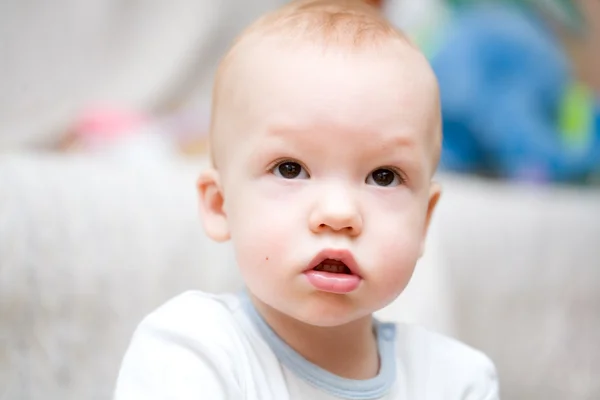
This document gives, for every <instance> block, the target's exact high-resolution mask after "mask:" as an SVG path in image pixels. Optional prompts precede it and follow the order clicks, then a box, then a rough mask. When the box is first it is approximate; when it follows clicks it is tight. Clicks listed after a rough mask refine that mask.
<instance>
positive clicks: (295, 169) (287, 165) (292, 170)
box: [273, 161, 308, 179]
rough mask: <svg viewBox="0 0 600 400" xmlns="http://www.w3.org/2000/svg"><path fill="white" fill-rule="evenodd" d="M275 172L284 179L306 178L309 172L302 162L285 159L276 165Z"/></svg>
mask: <svg viewBox="0 0 600 400" xmlns="http://www.w3.org/2000/svg"><path fill="white" fill-rule="evenodd" d="M273 173H274V174H275V175H276V176H279V177H281V178H284V179H306V178H308V174H307V173H306V171H305V170H304V168H302V166H301V165H300V164H298V163H297V162H294V161H285V162H282V163H281V164H279V165H277V166H275V168H274V169H273Z"/></svg>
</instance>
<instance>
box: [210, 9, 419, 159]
mask: <svg viewBox="0 0 600 400" xmlns="http://www.w3.org/2000/svg"><path fill="white" fill-rule="evenodd" d="M369 3H370V2H369V1H367V0H296V1H292V2H290V3H289V4H287V5H286V6H284V7H282V8H279V9H277V10H275V11H273V12H271V13H268V14H266V15H264V16H263V17H261V18H259V19H258V20H257V21H256V22H254V23H253V24H252V25H250V26H249V27H248V28H247V29H246V30H244V31H243V32H242V34H241V35H240V36H239V37H238V38H237V39H236V40H235V41H234V43H233V45H232V46H231V48H230V49H229V51H228V52H227V54H226V55H225V57H224V58H223V59H222V61H221V63H220V65H219V68H218V69H217V74H216V77H215V83H214V88H213V97H212V116H211V127H210V138H211V145H210V149H211V158H212V160H213V164H215V157H214V148H215V146H214V141H215V136H216V135H215V131H217V130H218V129H219V128H218V126H219V125H220V115H219V114H220V107H221V103H222V96H221V87H222V86H223V82H224V81H226V79H227V78H228V71H229V69H230V66H231V64H233V63H234V60H235V58H236V54H237V53H238V52H239V50H240V48H242V47H245V46H246V45H247V44H248V43H258V42H260V41H261V40H264V39H267V38H269V39H274V40H280V41H281V42H282V43H285V44H286V45H289V43H290V42H292V43H294V42H295V43H298V42H301V43H306V44H310V45H315V46H318V47H322V48H328V47H335V48H342V49H344V50H363V49H365V48H377V47H383V46H384V45H388V44H389V43H390V42H402V43H403V44H405V45H409V46H410V47H415V46H414V45H413V44H412V43H411V42H410V41H409V40H408V38H407V37H406V36H405V35H404V34H403V33H402V32H401V31H399V30H398V29H396V28H394V26H393V25H392V24H391V23H390V22H389V21H388V20H387V19H386V18H385V17H384V16H383V15H382V14H381V12H380V11H379V10H378V9H377V8H376V7H373V6H372V5H371V4H369Z"/></svg>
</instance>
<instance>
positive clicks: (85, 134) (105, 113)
mask: <svg viewBox="0 0 600 400" xmlns="http://www.w3.org/2000/svg"><path fill="white" fill-rule="evenodd" d="M147 123H148V118H147V117H146V116H145V115H143V114H141V113H137V112H133V111H130V110H123V109H117V108H108V107H107V108H92V109H89V110H87V111H85V112H84V113H83V114H82V115H81V117H80V118H79V120H78V121H77V123H76V124H75V134H76V135H77V136H78V137H81V138H87V139H93V140H113V139H117V138H119V137H123V136H127V135H130V134H134V133H136V132H139V130H140V128H141V127H143V126H144V125H146V124H147Z"/></svg>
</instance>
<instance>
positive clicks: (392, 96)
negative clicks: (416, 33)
mask: <svg viewBox="0 0 600 400" xmlns="http://www.w3.org/2000/svg"><path fill="white" fill-rule="evenodd" d="M211 139H212V151H213V152H212V157H213V163H214V168H213V169H211V170H209V171H206V172H204V173H203V174H202V176H201V178H200V180H199V191H200V195H201V209H202V214H203V220H204V226H205V229H206V232H207V233H208V235H209V236H211V237H212V238H213V239H215V240H227V239H230V238H231V239H232V241H233V244H234V248H235V252H236V257H237V260H238V264H239V266H240V269H241V272H242V275H243V278H244V280H245V282H246V285H247V287H248V289H249V291H250V293H251V294H252V296H253V297H254V298H255V300H256V301H258V302H260V303H261V304H262V305H264V306H266V307H269V308H271V309H273V310H275V311H278V312H281V313H283V314H286V315H288V316H291V317H293V318H295V319H298V320H300V321H303V322H306V323H309V324H313V325H320V326H332V325H341V324H344V323H347V322H350V321H353V320H356V319H358V318H361V317H365V316H367V315H370V314H371V313H372V312H373V311H375V310H377V309H379V308H382V307H384V306H385V305H387V304H388V303H390V302H391V301H392V300H394V299H395V298H396V297H397V296H398V295H399V294H400V293H401V292H402V290H403V289H404V288H405V286H406V284H407V283H408V281H409V279H410V277H411V275H412V272H413V269H414V266H415V263H416V262H417V260H418V258H419V257H420V255H421V252H422V248H423V242H424V239H425V234H426V231H427V227H428V223H429V219H430V217H431V213H432V211H433V209H434V207H435V204H436V202H437V199H438V197H439V189H438V186H437V185H435V184H433V183H432V182H431V179H432V176H433V174H434V172H435V169H436V166H437V162H438V158H439V152H440V145H441V143H440V142H441V124H440V108H439V100H438V90H437V83H436V79H435V77H434V75H433V73H432V71H431V69H430V67H429V65H428V63H427V61H426V60H425V58H424V57H423V56H422V55H421V54H420V53H419V52H418V50H416V49H415V48H414V46H412V45H411V44H410V42H409V41H408V40H407V39H406V38H405V37H404V36H403V35H402V34H401V33H399V32H398V31H396V30H395V29H394V28H393V27H391V26H390V25H389V24H388V22H387V21H386V20H385V19H384V18H383V17H382V16H381V15H380V14H379V13H378V12H377V10H376V9H374V8H372V7H370V6H368V5H366V4H364V3H363V2H361V1H350V0H348V1H339V0H338V1H319V0H314V1H310V0H309V1H297V2H293V3H292V4H290V5H288V6H287V7H285V8H283V9H281V10H279V11H276V12H274V13H272V14H269V15H267V16H265V17H264V18H262V19H261V20H259V21H258V22H256V23H255V24H254V25H252V26H251V27H250V28H249V29H248V30H247V31H246V32H245V33H244V34H243V35H242V36H241V38H240V39H239V40H238V41H237V42H236V43H235V44H234V46H233V48H232V49H231V51H230V52H229V53H228V55H227V56H226V57H225V59H224V60H223V62H222V64H221V66H220V69H219V71H218V74H217V79H216V84H215V91H214V97H213V118H212V127H211ZM321 261H324V262H321ZM315 267H316V268H315ZM350 270H351V271H350ZM327 271H330V272H327Z"/></svg>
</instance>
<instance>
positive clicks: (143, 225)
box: [0, 154, 600, 400]
mask: <svg viewBox="0 0 600 400" xmlns="http://www.w3.org/2000/svg"><path fill="white" fill-rule="evenodd" d="M203 165H204V162H203V161H202V160H199V161H198V162H189V161H187V162H184V161H181V160H173V161H172V162H170V161H162V162H155V163H154V162H146V163H144V164H140V163H133V162H125V161H119V162H118V161H114V160H107V159H100V158H96V159H92V158H84V157H78V156H73V157H65V156H51V155H41V154H21V155H4V156H0V400H13V399H28V400H29V399H31V400H38V399H45V400H46V399H49V400H55V399H56V400H58V399H61V400H63V399H65V400H68V399H107V398H109V397H110V393H111V391H112V385H113V382H114V379H115V377H116V373H117V369H118V365H119V362H120V359H121V357H122V354H123V351H124V350H125V348H126V346H127V342H128V340H129V338H130V335H131V332H132V330H133V329H134V327H135V325H136V324H137V322H138V321H139V320H140V319H141V318H142V316H143V315H145V314H146V313H147V312H148V311H150V310H151V309H153V308H154V307H156V306H157V305H158V304H160V303H161V302H163V301H164V300H165V299H167V298H169V297H171V296H173V295H174V294H177V293H179V292H181V291H183V290H186V289H190V288H196V289H201V290H209V291H223V290H234V289H236V288H238V287H240V280H239V277H238V275H237V273H236V271H235V267H234V264H235V263H234V260H233V257H232V255H231V252H230V249H229V247H228V246H227V245H216V244H214V243H212V242H210V241H208V240H207V238H206V237H205V236H204V235H203V233H202V230H201V226H200V224H199V221H198V216H197V213H196V195H195V192H194V181H195V178H196V175H197V173H198V171H199V170H200V168H202V166H203ZM440 179H441V180H442V182H443V183H444V184H445V187H446V193H445V195H444V198H443V200H442V202H441V206H440V209H439V212H438V213H437V215H436V218H435V222H434V226H433V231H432V235H431V237H430V242H429V245H428V251H427V256H426V257H425V258H424V260H423V261H422V262H421V263H420V265H419V268H418V269H417V273H416V277H415V281H414V282H413V283H412V284H411V286H409V289H407V291H406V293H405V295H403V296H402V297H401V298H400V299H399V301H398V302H396V303H394V304H393V305H391V306H390V307H388V308H387V309H386V310H383V311H382V312H381V313H380V315H381V316H382V317H386V318H391V319H404V320H410V321H415V322H418V323H422V324H425V325H428V326H430V327H431V328H433V329H437V330H440V331H444V332H446V333H449V334H454V335H456V336H458V337H460V338H461V339H463V340H466V341H467V342H469V343H471V344H473V345H475V346H477V347H480V348H482V349H483V350H485V351H486V352H487V353H488V354H490V356H491V357H492V358H493V359H494V361H495V362H496V364H497V366H498V368H499V372H500V376H501V380H502V389H503V398H505V399H544V400H547V399H569V400H578V399H582V400H583V399H590V400H591V399H598V398H600V386H599V384H598V380H597V379H595V378H597V377H598V376H600V361H599V360H600V345H598V340H597V338H598V337H599V336H600V261H599V260H600V246H599V245H600V243H599V240H600V193H599V192H597V191H581V190H576V189H539V190H536V189H532V188H527V187H518V186H510V185H505V184H499V183H487V182H480V181H474V180H462V179H458V178H456V177H441V178H440Z"/></svg>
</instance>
